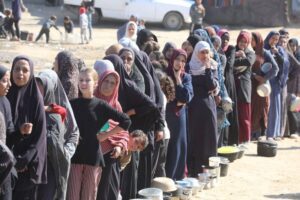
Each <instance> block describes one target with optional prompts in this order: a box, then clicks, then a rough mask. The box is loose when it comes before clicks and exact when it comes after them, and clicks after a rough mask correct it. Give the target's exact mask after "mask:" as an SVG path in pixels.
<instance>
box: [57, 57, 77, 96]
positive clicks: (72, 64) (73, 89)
mask: <svg viewBox="0 0 300 200" xmlns="http://www.w3.org/2000/svg"><path fill="white" fill-rule="evenodd" d="M53 66H54V71H55V72H56V73H57V75H58V77H59V79H60V81H61V83H62V85H63V87H64V89H65V92H66V94H67V96H68V98H69V100H71V99H75V98H78V92H79V91H78V80H79V78H78V75H79V69H78V59H77V58H76V57H75V56H74V55H73V53H71V52H70V51H61V52H59V53H58V54H57V56H56V57H55V60H54V63H53Z"/></svg>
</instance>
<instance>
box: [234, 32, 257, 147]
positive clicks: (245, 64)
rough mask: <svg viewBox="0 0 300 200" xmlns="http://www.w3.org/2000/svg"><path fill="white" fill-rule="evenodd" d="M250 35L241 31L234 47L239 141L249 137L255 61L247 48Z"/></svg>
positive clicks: (248, 139) (244, 141)
mask: <svg viewBox="0 0 300 200" xmlns="http://www.w3.org/2000/svg"><path fill="white" fill-rule="evenodd" d="M251 37H252V36H251V34H250V33H248V32H245V31H241V32H240V34H239V36H238V38H237V45H236V47H235V60H234V68H233V72H234V79H235V84H236V91H237V106H238V117H239V128H240V130H239V133H240V135H239V143H248V142H250V139H251V92H252V88H251V75H252V73H251V71H252V65H253V63H254V62H255V53H254V52H253V51H251V50H250V49H249V48H248V46H249V44H250V42H251V41H250V39H251Z"/></svg>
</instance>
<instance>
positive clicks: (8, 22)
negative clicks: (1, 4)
mask: <svg viewBox="0 0 300 200" xmlns="http://www.w3.org/2000/svg"><path fill="white" fill-rule="evenodd" d="M4 15H5V18H4V24H3V26H4V30H5V32H6V33H7V34H11V40H17V38H15V31H14V28H13V23H14V19H13V18H12V15H11V10H10V9H5V10H4ZM6 36H7V35H6Z"/></svg>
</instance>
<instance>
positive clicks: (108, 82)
mask: <svg viewBox="0 0 300 200" xmlns="http://www.w3.org/2000/svg"><path fill="white" fill-rule="evenodd" d="M116 86H117V78H116V77H115V76H114V75H113V74H110V75H108V76H107V77H106V78H105V79H104V80H103V82H102V84H101V87H100V93H101V94H103V95H104V96H107V97H109V96H111V95H112V94H113V92H114V90H115V88H116Z"/></svg>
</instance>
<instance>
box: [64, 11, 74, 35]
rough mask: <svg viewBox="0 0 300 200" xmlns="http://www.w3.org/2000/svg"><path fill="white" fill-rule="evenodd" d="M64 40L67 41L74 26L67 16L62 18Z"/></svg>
mask: <svg viewBox="0 0 300 200" xmlns="http://www.w3.org/2000/svg"><path fill="white" fill-rule="evenodd" d="M64 28H65V40H66V41H67V40H68V35H69V34H72V33H73V29H74V24H73V21H72V20H71V19H70V17H69V16H65V17H64Z"/></svg>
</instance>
